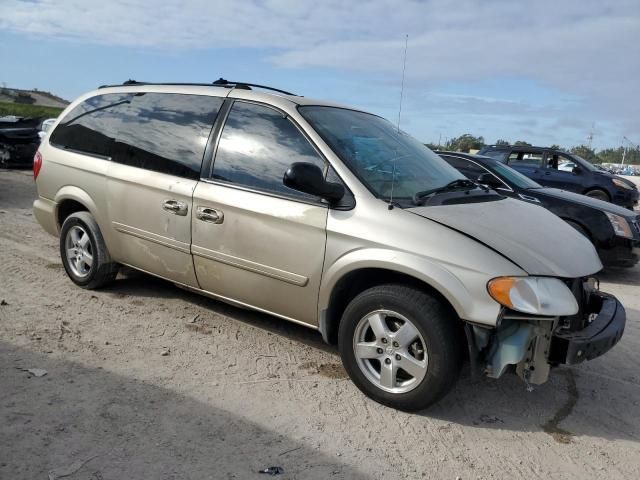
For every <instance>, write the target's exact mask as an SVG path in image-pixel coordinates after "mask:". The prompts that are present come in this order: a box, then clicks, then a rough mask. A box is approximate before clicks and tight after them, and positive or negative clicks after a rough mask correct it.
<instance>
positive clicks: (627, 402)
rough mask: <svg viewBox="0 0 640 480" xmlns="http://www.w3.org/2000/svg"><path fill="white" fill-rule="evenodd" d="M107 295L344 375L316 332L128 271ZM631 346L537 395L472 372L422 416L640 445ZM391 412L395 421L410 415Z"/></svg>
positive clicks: (515, 381)
mask: <svg viewBox="0 0 640 480" xmlns="http://www.w3.org/2000/svg"><path fill="white" fill-rule="evenodd" d="M104 291H106V292H109V293H110V294H112V295H115V296H116V297H118V298H122V297H124V296H143V297H151V298H159V299H160V298H176V299H180V300H184V301H186V302H189V303H191V304H192V305H197V306H199V307H201V308H203V309H206V310H209V311H212V312H215V313H218V314H220V315H225V316H227V317H230V318H231V319H233V320H237V321H239V322H242V323H244V324H247V325H250V326H252V327H257V328H260V329H263V330H266V331H269V332H273V333H275V334H278V335H282V336H285V337H287V338H288V339H290V340H292V341H294V342H296V343H299V344H301V345H308V346H311V347H313V348H316V349H320V350H323V351H325V352H327V353H329V354H332V355H334V356H335V366H336V367H338V368H340V369H341V367H340V366H339V365H340V358H339V355H338V352H337V349H336V348H335V347H333V346H329V345H326V344H325V343H324V342H323V341H322V339H321V336H320V334H319V333H318V332H316V331H313V330H310V329H308V328H306V327H303V326H300V325H296V324H293V323H290V322H286V321H284V320H281V319H278V318H275V317H272V316H269V315H266V314H262V313H259V312H253V311H250V310H243V309H240V308H236V307H233V306H229V305H227V304H225V303H222V302H219V301H216V300H212V299H209V298H207V297H203V296H201V295H198V294H194V293H191V292H187V291H183V290H181V289H179V288H177V287H175V286H174V285H173V284H171V283H170V282H167V281H164V280H160V279H157V278H155V277H152V276H149V275H146V274H143V273H138V272H128V271H125V275H124V276H123V278H119V279H118V280H117V281H116V282H115V283H114V284H113V286H111V287H109V288H108V289H105V290H104ZM628 316H629V317H630V318H638V319H640V312H636V311H628ZM632 342H633V340H631V339H629V340H628V341H627V339H625V338H624V337H623V341H622V342H621V343H620V344H619V345H617V346H616V347H615V348H614V349H613V350H612V351H611V352H609V353H607V354H606V355H605V356H603V357H601V358H599V359H596V360H593V361H591V362H586V363H584V364H581V365H578V366H575V367H560V368H557V369H554V370H552V372H551V377H550V379H549V381H548V382H547V383H545V384H543V385H539V386H534V389H533V391H532V392H529V391H527V389H526V385H525V383H524V382H523V381H522V380H521V379H520V378H518V377H517V376H516V375H515V374H505V375H504V376H503V377H502V378H500V379H498V380H494V379H490V378H485V377H482V378H471V376H470V374H469V373H468V367H467V366H465V368H464V369H463V375H462V377H461V378H460V380H459V381H458V383H457V385H456V387H455V388H454V390H453V391H452V392H451V393H449V394H448V395H447V396H446V397H445V398H444V399H443V400H441V401H440V402H439V403H437V404H435V405H433V406H432V407H430V408H428V409H426V410H424V411H422V412H418V414H417V415H419V416H423V417H430V418H437V419H440V420H443V421H446V422H449V423H450V424H451V425H460V426H472V427H474V428H479V429H483V428H486V429H502V430H505V429H506V430H514V431H520V432H542V431H544V432H547V433H548V434H549V435H550V436H551V437H553V439H555V440H556V441H557V442H559V443H570V442H572V441H573V438H574V437H575V436H579V435H588V436H596V437H602V438H608V439H627V440H634V441H640V415H631V416H630V415H629V414H628V412H630V411H638V412H639V413H640V409H639V408H638V405H637V401H636V399H637V398H638V396H639V395H640V378H636V377H635V376H634V374H633V372H635V367H634V365H635V366H637V360H634V354H633V351H635V350H634V348H633V344H632ZM344 373H345V376H346V372H344ZM354 388H355V387H354ZM363 398H364V397H363ZM364 401H366V402H369V400H364ZM378 407H379V406H377V405H376V406H375V407H374V408H378ZM382 408H383V409H384V407H382ZM384 410H387V409H384ZM388 411H389V412H390V414H391V415H406V414H404V413H402V412H396V411H393V410H388Z"/></svg>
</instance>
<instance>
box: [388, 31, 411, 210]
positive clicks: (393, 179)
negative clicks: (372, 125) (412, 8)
mask: <svg viewBox="0 0 640 480" xmlns="http://www.w3.org/2000/svg"><path fill="white" fill-rule="evenodd" d="M408 45H409V34H408V33H407V34H405V37H404V59H403V61H402V83H401V84H400V107H399V108H398V125H397V130H398V133H400V116H401V115H402V97H403V95H404V72H405V70H406V69H407V46H408ZM397 159H398V151H397V150H396V154H395V157H394V158H393V168H392V169H391V194H390V195H389V207H388V208H389V210H393V187H394V185H395V184H396V160H397Z"/></svg>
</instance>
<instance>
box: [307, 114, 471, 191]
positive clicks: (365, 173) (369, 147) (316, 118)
mask: <svg viewBox="0 0 640 480" xmlns="http://www.w3.org/2000/svg"><path fill="white" fill-rule="evenodd" d="M298 110H299V111H300V113H301V114H302V116H303V117H304V118H305V119H306V120H307V121H308V122H309V123H310V124H311V125H312V126H313V128H314V129H315V130H316V131H317V132H318V134H320V136H321V137H322V138H323V139H324V141H325V142H327V144H329V146H330V147H331V149H332V150H333V151H334V152H335V153H336V154H337V155H338V156H339V157H340V159H341V160H342V161H343V162H344V163H345V165H346V166H347V167H348V168H349V169H350V170H351V171H352V172H353V173H354V174H355V175H356V176H357V177H358V178H359V179H360V181H362V183H364V185H365V186H366V187H367V188H368V189H369V190H371V192H372V193H373V194H374V195H375V196H376V197H378V198H382V199H385V200H388V199H389V197H390V196H391V190H392V179H393V178H395V182H393V198H394V199H412V198H413V196H414V195H415V194H416V193H417V192H421V191H425V190H430V189H433V188H438V187H443V186H445V185H447V184H449V183H450V182H452V181H454V180H457V179H465V177H464V176H463V175H462V174H461V173H460V172H458V171H457V170H456V169H455V168H453V167H452V166H450V165H449V164H448V163H447V162H445V161H444V160H442V159H441V158H440V157H439V156H438V155H436V154H435V153H433V152H432V151H431V150H429V149H428V148H427V147H425V146H424V145H423V144H421V143H420V142H418V141H417V140H414V139H413V138H411V137H410V136H409V135H407V134H406V133H404V132H402V131H400V132H398V130H397V128H396V127H394V126H393V125H392V124H391V123H390V122H388V121H387V120H384V119H382V118H380V117H377V116H375V115H371V114H368V113H363V112H356V111H354V110H348V109H344V108H337V107H320V106H301V107H299V108H298Z"/></svg>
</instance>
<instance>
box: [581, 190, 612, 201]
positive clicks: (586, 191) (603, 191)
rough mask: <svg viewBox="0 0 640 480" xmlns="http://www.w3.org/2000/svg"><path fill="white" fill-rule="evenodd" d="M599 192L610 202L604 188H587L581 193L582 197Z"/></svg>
mask: <svg viewBox="0 0 640 480" xmlns="http://www.w3.org/2000/svg"><path fill="white" fill-rule="evenodd" d="M596 190H597V191H599V192H602V193H604V194H605V195H606V196H607V198H608V199H609V201H611V195H609V192H607V191H606V190H605V189H604V188H601V187H591V188H587V189H586V190H585V191H584V192H582V194H583V195H586V194H588V193H589V192H594V191H596Z"/></svg>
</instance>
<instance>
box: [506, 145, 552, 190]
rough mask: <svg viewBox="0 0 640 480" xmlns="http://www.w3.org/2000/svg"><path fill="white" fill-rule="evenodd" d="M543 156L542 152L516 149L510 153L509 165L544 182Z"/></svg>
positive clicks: (535, 179)
mask: <svg viewBox="0 0 640 480" xmlns="http://www.w3.org/2000/svg"><path fill="white" fill-rule="evenodd" d="M543 158H544V154H543V153H542V152H524V151H519V152H518V151H514V152H511V154H510V155H509V157H508V159H507V165H509V166H510V167H511V168H514V169H516V170H517V171H519V172H520V173H522V174H523V175H526V176H527V177H529V178H530V179H532V180H534V181H536V182H542V180H543V179H542V177H543V175H542V160H543ZM543 185H544V183H543Z"/></svg>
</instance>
